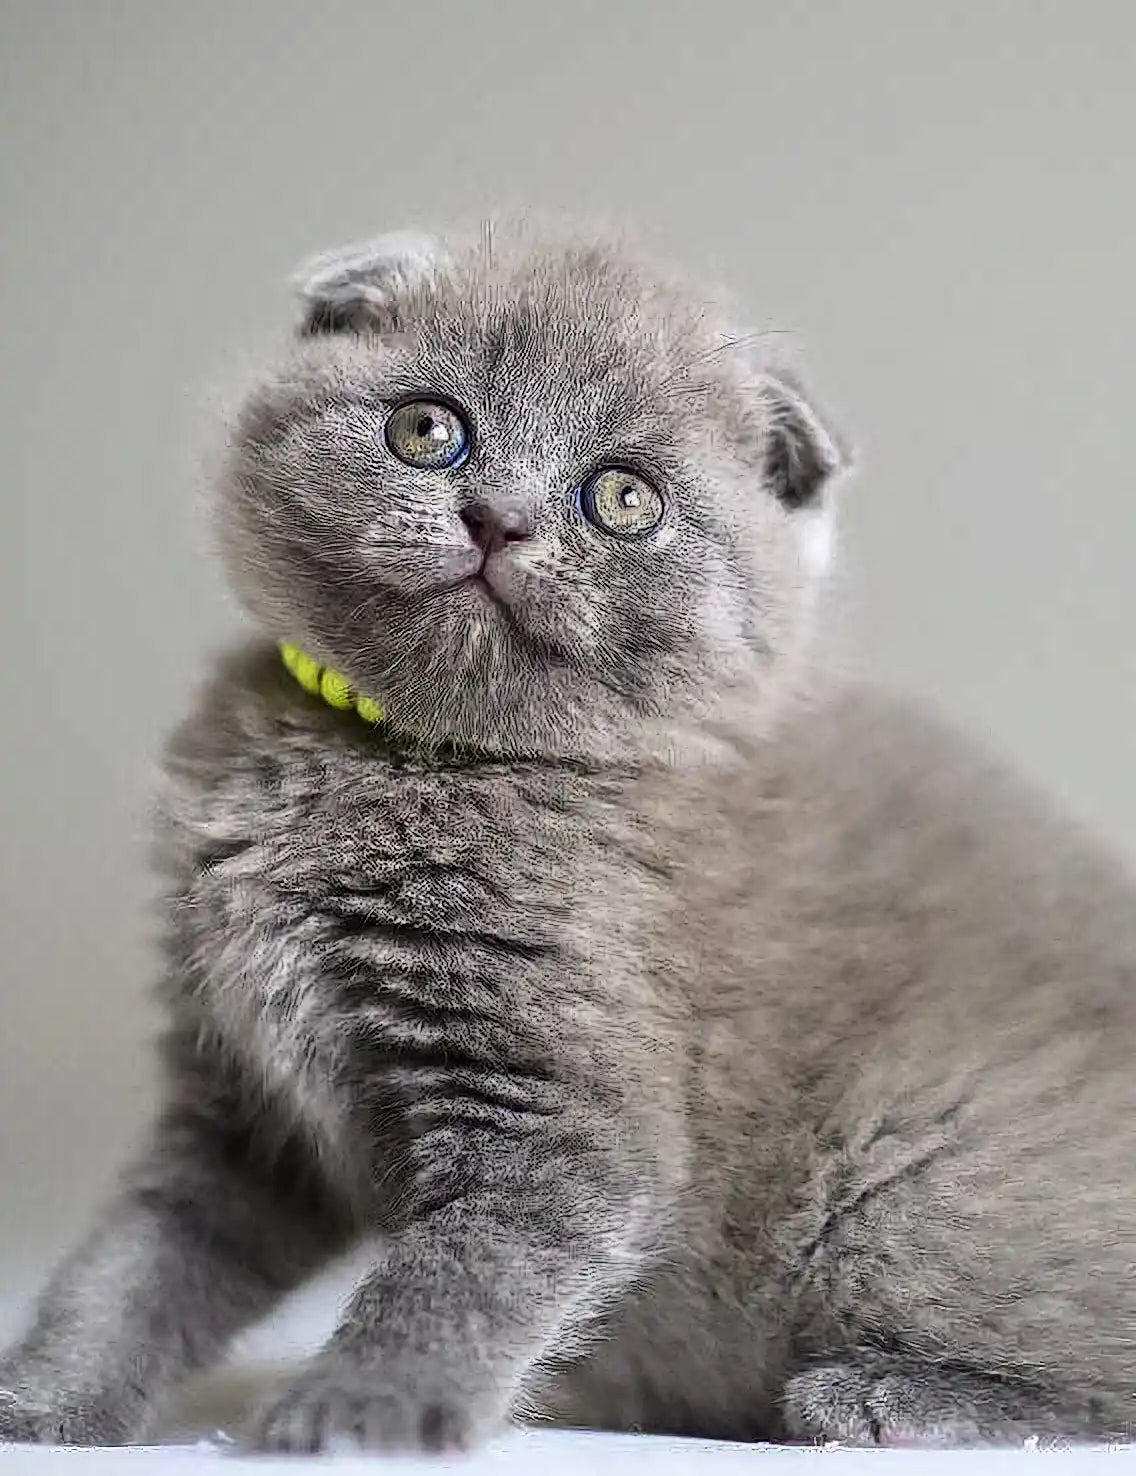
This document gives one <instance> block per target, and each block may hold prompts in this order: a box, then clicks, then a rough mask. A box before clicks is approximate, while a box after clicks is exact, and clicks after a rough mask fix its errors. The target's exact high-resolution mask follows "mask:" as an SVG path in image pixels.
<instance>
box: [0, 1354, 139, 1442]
mask: <svg viewBox="0 0 1136 1476" xmlns="http://www.w3.org/2000/svg"><path fill="white" fill-rule="evenodd" d="M24 1382H25V1381H23V1380H21V1379H20V1378H18V1377H10V1376H8V1375H7V1374H6V1372H5V1371H4V1370H2V1369H0V1441H3V1442H13V1443H16V1444H23V1445H122V1444H124V1443H125V1442H126V1440H127V1438H128V1431H127V1422H126V1421H125V1419H123V1418H122V1417H121V1415H120V1414H119V1413H118V1412H116V1411H115V1410H113V1409H110V1408H108V1407H107V1406H106V1405H104V1404H102V1403H100V1402H99V1401H97V1400H95V1399H81V1398H76V1399H71V1400H69V1399H64V1398H60V1397H48V1396H47V1395H46V1394H42V1393H38V1392H37V1391H36V1390H35V1389H34V1388H27V1387H21V1385H23V1384H24Z"/></svg>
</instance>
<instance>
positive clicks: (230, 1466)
mask: <svg viewBox="0 0 1136 1476" xmlns="http://www.w3.org/2000/svg"><path fill="white" fill-rule="evenodd" d="M0 1463H2V1464H3V1466H4V1471H5V1476H7V1473H8V1472H9V1471H12V1472H18V1471H24V1470H26V1471H30V1472H34V1473H39V1472H52V1471H62V1470H64V1469H66V1470H68V1471H80V1472H82V1476H112V1473H117V1472H120V1471H122V1472H126V1473H127V1476H146V1473H148V1472H154V1473H156V1476H189V1473H190V1472H195V1471H203V1472H217V1473H218V1476H220V1473H223V1472H225V1471H231V1470H237V1471H247V1472H250V1473H252V1472H256V1473H259V1476H274V1473H285V1472H287V1473H288V1476H297V1473H300V1472H303V1473H306V1472H309V1471H313V1472H316V1471H335V1472H336V1473H337V1476H354V1473H362V1472H365V1471H366V1472H374V1471H377V1470H384V1471H385V1470H390V1471H406V1472H415V1471H417V1472H423V1473H425V1472H430V1473H437V1472H440V1471H460V1472H462V1473H463V1476H584V1473H587V1476H602V1473H606V1472H619V1473H625V1472H627V1473H634V1472H637V1471H643V1472H648V1473H650V1476H686V1473H688V1472H698V1471H708V1472H713V1473H714V1476H734V1473H738V1476H740V1473H742V1472H747V1473H755V1476H760V1473H763V1472H772V1473H774V1476H782V1473H786V1476H787V1473H790V1472H791V1473H793V1476H819V1473H822V1472H823V1473H825V1476H875V1473H879V1476H900V1473H903V1476H907V1473H912V1476H986V1473H989V1476H1097V1473H1100V1476H1104V1473H1106V1472H1107V1473H1108V1476H1128V1473H1133V1472H1136V1447H1131V1448H1126V1449H1110V1448H1107V1447H1094V1448H1092V1449H1088V1448H1085V1449H1080V1450H1032V1449H1023V1450H991V1451H984V1450H971V1451H905V1450H879V1451H864V1450H850V1449H842V1448H839V1447H827V1448H825V1449H821V1450H816V1449H788V1448H783V1447H777V1446H768V1445H753V1446H749V1445H727V1444H724V1443H715V1442H711V1441H701V1440H663V1439H655V1438H651V1437H647V1436H634V1435H593V1434H587V1433H584V1432H576V1431H541V1432H539V1433H537V1432H531V1431H524V1432H519V1433H517V1434H516V1435H513V1436H511V1437H509V1438H508V1439H506V1440H503V1441H501V1442H499V1443H498V1444H496V1445H494V1446H492V1447H491V1448H489V1449H488V1450H485V1451H483V1452H481V1453H480V1454H479V1455H476V1456H473V1457H467V1458H463V1459H456V1460H448V1459H447V1460H429V1461H423V1460H407V1459H399V1460H391V1459H380V1458H378V1457H363V1456H332V1457H320V1458H305V1459H303V1460H297V1459H290V1460H275V1459H271V1458H265V1457H243V1458H242V1457H239V1456H234V1455H233V1454H232V1453H231V1451H229V1450H228V1449H227V1448H225V1447H221V1446H217V1445H210V1444H208V1443H203V1444H201V1445H198V1446H178V1447H172V1446H162V1447H148V1448H143V1447H137V1448H133V1449H124V1450H88V1451H80V1450H59V1449H53V1448H41V1449H36V1448H30V1447H27V1446H21V1447H14V1446H9V1447H7V1448H4V1447H0Z"/></svg>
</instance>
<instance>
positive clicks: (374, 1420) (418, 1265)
mask: <svg viewBox="0 0 1136 1476" xmlns="http://www.w3.org/2000/svg"><path fill="white" fill-rule="evenodd" d="M592 1166H593V1168H594V1167H596V1165H595V1164H593V1165H592ZM545 1168H546V1169H547V1164H546V1165H545ZM515 1170H516V1182H515V1184H514V1185H512V1186H506V1185H500V1186H498V1187H495V1188H492V1189H486V1188H485V1187H484V1186H481V1187H480V1188H475V1189H473V1191H472V1192H470V1193H468V1194H466V1195H464V1196H462V1197H459V1198H455V1199H454V1200H453V1201H452V1202H451V1203H449V1204H448V1205H446V1206H445V1207H444V1208H441V1209H438V1210H436V1211H435V1212H433V1213H431V1214H429V1215H427V1216H425V1217H424V1218H422V1219H421V1220H418V1221H417V1222H415V1223H414V1224H413V1225H411V1226H410V1227H409V1228H408V1229H406V1230H405V1231H404V1232H402V1233H401V1234H400V1235H399V1236H398V1237H397V1238H396V1239H395V1240H393V1241H391V1242H389V1243H388V1246H387V1249H386V1252H385V1254H384V1255H383V1258H382V1260H381V1263H380V1264H379V1265H378V1266H377V1267H376V1269H375V1270H374V1272H373V1273H372V1274H371V1275H370V1276H369V1277H368V1278H367V1279H366V1281H365V1282H364V1283H363V1284H362V1286H361V1287H360V1288H359V1290H358V1292H357V1293H356V1295H355V1298H354V1300H353V1302H352V1304H351V1306H350V1308H349V1310H348V1312H347V1314H346V1316H345V1318H344V1320H343V1322H342V1324H341V1325H340V1327H339V1329H338V1331H337V1332H336V1333H335V1334H334V1336H333V1337H332V1338H331V1340H330V1341H329V1342H328V1344H327V1345H326V1346H325V1347H324V1349H323V1350H322V1351H321V1352H320V1353H319V1354H318V1355H317V1357H316V1358H315V1359H314V1360H313V1361H312V1363H311V1364H310V1365H309V1367H308V1368H307V1369H306V1371H305V1372H304V1373H303V1374H302V1375H301V1376H300V1378H299V1379H298V1381H297V1382H296V1383H295V1384H294V1385H293V1386H292V1387H291V1388H290V1389H289V1390H287V1392H286V1393H284V1394H283V1395H282V1396H281V1397H280V1398H278V1399H276V1400H275V1401H274V1402H273V1403H272V1404H270V1405H269V1407H268V1408H267V1409H265V1410H264V1411H263V1413H262V1414H261V1416H260V1418H259V1420H258V1422H257V1424H256V1426H255V1429H254V1432H253V1435H252V1444H253V1445H254V1446H255V1447H256V1448H257V1449H262V1450H276V1451H293V1452H298V1451H308V1452H310V1451H318V1450H324V1449H328V1448H334V1447H335V1446H337V1445H339V1444H341V1443H348V1444H354V1445H358V1446H362V1447H363V1448H368V1449H380V1450H387V1451H414V1450H427V1451H441V1450H463V1449H469V1448H470V1447H472V1446H475V1445H477V1444H479V1443H480V1442H481V1441H483V1440H484V1439H486V1438H487V1437H489V1436H491V1435H492V1434H493V1433H494V1432H495V1431H496V1430H497V1429H499V1428H500V1427H501V1426H502V1425H504V1424H505V1423H506V1422H507V1421H508V1419H509V1415H510V1412H511V1409H512V1407H513V1405H514V1401H515V1400H516V1397H517V1395H518V1392H519V1391H520V1390H521V1388H522V1386H523V1383H524V1379H525V1376H526V1374H528V1373H529V1372H530V1371H531V1370H532V1369H533V1368H534V1365H536V1364H537V1363H538V1361H539V1360H540V1359H541V1357H542V1356H543V1355H545V1354H546V1353H548V1352H549V1351H550V1350H551V1349H552V1348H553V1347H556V1346H558V1345H561V1344H562V1341H563V1339H564V1336H565V1334H567V1333H568V1332H570V1331H571V1330H572V1329H573V1328H575V1327H578V1326H580V1325H581V1324H582V1323H584V1322H585V1321H587V1320H588V1318H589V1317H590V1316H592V1315H594V1313H595V1312H596V1311H597V1310H598V1309H599V1307H600V1306H601V1305H603V1303H604V1301H605V1298H606V1297H608V1296H610V1294H611V1293H612V1292H613V1291H615V1290H617V1289H618V1288H619V1287H620V1286H621V1285H623V1284H625V1283H626V1281H627V1280H629V1279H630V1277H631V1276H632V1275H633V1274H634V1272H635V1269H636V1267H637V1266H638V1265H639V1264H641V1261H642V1255H643V1242H644V1240H645V1239H646V1238H647V1237H648V1236H649V1233H650V1230H649V1227H650V1223H651V1221H652V1218H653V1216H652V1213H651V1208H650V1204H651V1198H652V1196H651V1193H650V1191H649V1190H648V1191H647V1192H646V1193H643V1194H639V1195H637V1194H636V1185H635V1184H634V1181H633V1180H631V1181H627V1180H621V1173H622V1172H626V1165H621V1164H620V1163H619V1162H618V1160H617V1159H615V1158H614V1156H613V1160H612V1161H611V1162H610V1163H609V1164H607V1165H605V1171H606V1172H605V1175H604V1178H606V1182H604V1181H603V1179H601V1178H597V1177H592V1178H588V1177H587V1176H581V1175H580V1174H578V1173H577V1174H575V1175H574V1174H573V1173H572V1172H571V1170H570V1169H569V1168H568V1167H567V1166H566V1165H565V1166H564V1167H563V1172H562V1173H561V1174H560V1176H559V1179H558V1182H553V1181H552V1180H551V1179H550V1178H549V1175H548V1174H547V1172H546V1173H539V1172H538V1173H537V1174H536V1177H535V1180H534V1177H533V1176H532V1175H531V1174H530V1173H529V1171H528V1167H527V1166H526V1165H525V1164H524V1163H518V1164H517V1165H516V1166H515ZM608 1176H610V1177H608ZM542 1181H543V1182H544V1184H545V1185H546V1186H547V1187H546V1188H545V1189H544V1190H543V1192H541V1193H539V1194H534V1193H533V1191H532V1185H533V1183H534V1182H537V1183H540V1182H542ZM637 1201H638V1202H637ZM656 1203H657V1201H656Z"/></svg>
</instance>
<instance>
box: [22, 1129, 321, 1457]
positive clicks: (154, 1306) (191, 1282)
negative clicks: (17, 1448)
mask: <svg viewBox="0 0 1136 1476" xmlns="http://www.w3.org/2000/svg"><path fill="white" fill-rule="evenodd" d="M336 1248H337V1240H336V1233H335V1231H334V1229H333V1227H332V1226H331V1225H330V1224H329V1223H324V1221H323V1219H322V1217H321V1216H320V1215H319V1214H317V1213H315V1212H312V1211H309V1210H308V1209H305V1208H304V1207H302V1206H301V1205H300V1204H299V1203H298V1202H297V1200H296V1198H295V1197H294V1196H293V1195H292V1194H291V1193H290V1192H289V1190H288V1189H287V1188H285V1187H283V1186H281V1187H279V1188H278V1186H277V1183H276V1182H274V1181H273V1178H272V1176H271V1174H270V1173H269V1172H268V1170H267V1169H263V1170H262V1169H258V1168H256V1167H254V1163H253V1160H252V1159H251V1157H250V1156H249V1155H248V1154H246V1153H245V1151H244V1139H243V1137H242V1134H241V1133H240V1131H239V1130H238V1129H237V1127H236V1125H235V1123H234V1122H231V1121H230V1122H224V1123H222V1122H218V1121H217V1120H216V1119H212V1118H209V1117H206V1116H204V1115H202V1114H199V1113H198V1112H197V1111H196V1110H195V1109H193V1108H190V1107H186V1108H184V1109H176V1110H172V1111H170V1112H169V1113H167V1114H166V1116H165V1117H164V1118H163V1119H162V1121H161V1122H160V1123H159V1125H158V1128H157V1130H156V1132H155V1135H154V1141H153V1143H152V1145H151V1147H150V1148H149V1150H148V1151H147V1152H146V1153H145V1154H144V1155H143V1156H142V1157H141V1158H140V1159H139V1160H138V1162H137V1163H136V1164H135V1165H134V1167H133V1169H132V1170H131V1171H130V1172H129V1173H128V1174H127V1176H126V1179H125V1181H124V1185H123V1188H122V1190H121V1192H120V1193H119V1195H118V1197H117V1198H116V1199H115V1200H114V1201H113V1202H112V1203H111V1204H110V1205H109V1206H108V1208H107V1209H106V1211H105V1212H104V1214H103V1215H102V1217H101V1219H100V1221H99V1223H98V1224H97V1226H96V1227H95V1229H94V1230H93V1231H92V1233H91V1234H90V1236H89V1237H88V1239H87V1240H86V1242H85V1243H84V1244H83V1245H82V1246H80V1248H79V1249H78V1250H77V1251H76V1252H74V1254H72V1255H71V1256H70V1257H69V1258H68V1259H67V1260H66V1261H65V1262H64V1264H63V1265H62V1266H61V1267H60V1268H59V1270H58V1271H57V1272H56V1273H55V1275H54V1277H53V1278H52V1280H51V1282H50V1284H49V1285H48V1287H47V1289H46V1291H45V1292H44V1294H43V1296H42V1297H41V1299H40V1303H39V1309H38V1315H37V1318H36V1321H35V1323H34V1325H33V1327H32V1329H31V1330H30V1332H29V1333H28V1334H27V1336H26V1337H25V1338H24V1340H23V1342H22V1343H21V1344H20V1345H19V1346H18V1347H16V1348H14V1349H13V1350H12V1351H11V1352H10V1353H8V1354H7V1355H6V1356H5V1357H3V1358H0V1440H15V1441H28V1442H48V1443H58V1444H67V1445H105V1444H122V1443H125V1442H127V1441H130V1440H134V1439H137V1438H138V1437H139V1436H140V1435H141V1434H142V1433H143V1432H144V1431H145V1430H146V1429H147V1428H148V1427H149V1426H150V1424H151V1423H152V1421H153V1417H154V1415H155V1413H156V1412H158V1411H159V1410H160V1408H161V1405H162V1402H163V1400H164V1399H165V1397H166V1396H168V1395H169V1394H170V1393H171V1392H172V1390H173V1389H174V1388H175V1387H176V1386H177V1384H178V1383H180V1381H181V1380H182V1379H183V1378H184V1377H185V1376H186V1375H187V1374H188V1373H190V1372H191V1371H193V1370H195V1369H197V1368H201V1367H203V1366H205V1365H206V1364H208V1363H209V1362H211V1361H212V1360H213V1359H214V1358H216V1357H217V1356H219V1354H220V1353H221V1351H222V1350H223V1348H224V1346H225V1344H226V1343H227V1342H228V1341H229V1339H230V1338H231V1337H232V1336H233V1335H234V1334H235V1333H237V1332H238V1331H239V1330H240V1329H241V1328H243V1327H244V1326H246V1325H247V1324H248V1323H250V1322H252V1321H254V1320H255V1319H257V1318H258V1317H260V1316H262V1315H264V1314H265V1313H267V1312H268V1310H269V1309H270V1308H271V1306H272V1305H273V1304H274V1303H275V1302H276V1301H277V1299H278V1298H279V1297H280V1296H281V1295H282V1294H283V1293H284V1292H285V1291H287V1290H288V1289H290V1288H291V1287H292V1286H294V1285H296V1284H297V1283H298V1282H299V1281H300V1280H302V1279H303V1278H304V1277H305V1276H307V1275H308V1274H310V1273H311V1272H313V1271H314V1270H315V1269H316V1268H317V1266H318V1265H319V1264H320V1263H321V1262H322V1261H323V1259H324V1258H325V1257H326V1256H327V1255H329V1254H330V1253H331V1252H332V1251H333V1250H334V1249H336Z"/></svg>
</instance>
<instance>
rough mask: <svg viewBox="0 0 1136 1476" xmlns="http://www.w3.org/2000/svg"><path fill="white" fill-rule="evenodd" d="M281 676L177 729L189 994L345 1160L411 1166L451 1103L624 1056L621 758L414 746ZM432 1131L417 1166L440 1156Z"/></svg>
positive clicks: (628, 948)
mask: <svg viewBox="0 0 1136 1476" xmlns="http://www.w3.org/2000/svg"><path fill="white" fill-rule="evenodd" d="M279 696H280V694H279V692H278V689H277V688H276V686H275V684H274V681H271V680H270V681H269V684H268V686H267V689H266V690H262V691H260V692H259V693H258V692H257V691H256V690H253V691H247V692H246V691H242V690H241V689H240V688H231V689H226V690H222V689H218V691H217V692H215V693H214V695H213V697H212V699H211V700H209V701H207V703H206V706H205V710H204V711H203V712H202V714H201V715H200V716H199V718H198V719H197V720H195V721H194V722H192V723H191V724H190V725H189V726H188V727H187V728H186V729H185V730H184V731H183V733H182V735H181V736H180V738H179V740H178V741H177V743H175V745H174V751H173V755H172V758H171V763H170V773H171V779H172V782H171V784H170V786H169V789H168V791H167V799H166V809H167V813H168V816H169V823H168V825H167V846H166V860H167V869H168V870H170V871H171V872H172V875H173V889H172V895H171V902H172V906H171V908H170V919H171V929H170V932H171V946H172V948H173V950H174V952H175V962H176V964H177V965H178V967H177V968H175V970H174V973H175V974H180V975H181V977H183V978H185V979H187V980H189V981H191V992H190V994H189V995H188V996H186V995H185V994H184V993H183V994H182V995H181V996H180V997H179V999H178V1000H177V1001H176V1002H175V1003H176V1007H177V1009H178V1010H179V1011H180V1012H181V1013H182V1015H183V1016H184V1015H185V1014H186V1013H187V1012H188V1013H189V1014H190V1015H192V1016H197V1017H198V1018H199V1020H200V1023H201V1024H202V1025H203V1026H204V1028H205V1029H206V1030H207V1031H208V1032H210V1033H211V1034H212V1035H213V1036H214V1037H215V1038H216V1040H217V1043H218V1045H219V1046H220V1048H221V1049H222V1051H224V1052H225V1054H226V1055H227V1056H229V1057H230V1058H232V1059H234V1060H236V1061H237V1062H238V1063H239V1066H240V1068H241V1070H242V1071H243V1072H244V1074H245V1076H246V1077H247V1078H249V1079H250V1080H254V1081H255V1082H256V1083H257V1086H258V1088H263V1090H264V1091H265V1093H266V1096H267V1098H268V1099H269V1100H270V1101H271V1102H272V1103H273V1104H274V1105H275V1106H276V1107H277V1109H278V1110H279V1111H280V1112H281V1114H282V1115H283V1116H284V1117H285V1118H287V1119H289V1120H290V1122H291V1123H292V1124H295V1125H299V1126H302V1127H303V1129H304V1130H305V1131H306V1132H307V1134H308V1135H309V1136H310V1137H311V1138H312V1139H313V1140H314V1142H315V1145H316V1147H317V1149H318V1151H319V1152H320V1154H321V1156H322V1157H323V1158H324V1159H325V1160H327V1162H328V1163H329V1164H330V1165H332V1166H335V1165H336V1164H339V1166H340V1167H341V1169H342V1171H343V1172H344V1173H347V1174H349V1175H350V1174H353V1173H356V1172H360V1171H361V1172H362V1173H363V1175H364V1177H366V1178H370V1179H373V1177H374V1175H375V1173H376V1172H379V1173H383V1172H387V1171H388V1169H389V1163H376V1162H375V1161H373V1158H372V1159H371V1160H370V1161H366V1162H364V1161H363V1160H364V1159H366V1158H367V1154H368V1153H372V1152H379V1153H385V1155H386V1157H387V1158H388V1159H389V1158H390V1156H391V1154H392V1153H394V1151H395V1149H396V1148H397V1156H398V1158H399V1161H400V1163H401V1164H402V1165H403V1166H404V1167H405V1166H408V1164H409V1161H410V1160H411V1159H413V1156H414V1143H415V1141H416V1140H417V1137H418V1136H419V1133H420V1129H422V1128H424V1127H426V1128H429V1127H431V1126H432V1125H433V1126H436V1125H437V1123H438V1122H440V1121H442V1120H443V1119H445V1118H447V1117H449V1118H451V1119H456V1117H457V1116H461V1117H462V1118H463V1120H467V1121H468V1120H471V1119H476V1117H477V1115H478V1113H483V1114H484V1115H485V1116H486V1118H487V1119H488V1118H489V1117H490V1116H492V1117H493V1118H494V1120H495V1121H499V1120H500V1116H501V1114H503V1113H504V1114H508V1113H509V1112H510V1111H513V1112H515V1114H516V1116H517V1119H518V1122H519V1121H520V1120H521V1119H522V1118H523V1117H524V1116H525V1115H526V1114H530V1113H534V1112H535V1113H540V1112H542V1111H554V1110H556V1108H557V1106H558V1104H559V1103H560V1102H561V1101H562V1099H563V1095H564V1094H565V1093H566V1092H569V1091H571V1090H573V1088H574V1084H577V1085H578V1079H579V1075H580V1073H581V1072H584V1073H587V1074H588V1075H589V1076H590V1077H591V1078H593V1079H595V1078H596V1077H602V1076H603V1075H604V1073H605V1072H609V1071H610V1072H612V1073H613V1075H614V1074H616V1073H615V1069H614V1067H613V1064H612V1063H613V1062H614V1061H615V1059H616V1058H617V1057H618V1054H619V1043H620V1039H621V1032H622V1031H624V1030H625V1029H633V1028H634V1027H633V1026H632V1025H631V1024H630V1023H629V1021H630V1016H631V1014H633V1013H634V1011H635V1008H636V1001H637V1000H639V1001H640V1002H642V997H643V994H644V991H648V990H649V989H650V987H651V986H650V983H649V981H648V980H647V978H646V976H645V973H644V970H643V966H642V963H641V951H640V949H639V947H638V944H637V941H636V939H637V935H638V933H639V930H640V928H641V927H642V925H643V921H644V910H645V909H649V907H650V905H651V903H650V900H649V899H650V895H651V892H652V886H653V883H652V881H651V878H650V877H649V875H648V873H647V872H645V871H642V870H641V869H640V868H638V867H637V865H636V863H635V862H634V860H629V857H630V852H629V850H628V848H627V847H625V846H623V845H621V843H620V841H619V839H618V838H617V832H618V831H620V829H621V824H620V823H619V822H618V817H619V816H620V815H621V813H622V811H621V798H622V791H623V788H624V782H625V781H622V780H620V779H619V778H618V777H614V776H612V775H610V774H609V775H605V776H599V775H596V774H594V773H585V772H582V771H580V770H578V769H575V768H572V767H571V766H564V765H545V764H539V763H531V764H523V763H521V764H517V763H511V764H501V763H493V762H488V761H487V762H474V761H467V762H435V761H431V760H427V759H423V758H421V757H418V758H416V757H412V756H408V755H406V754H400V753H398V752H397V751H392V750H390V749H389V748H388V747H386V746H385V745H384V744H383V743H382V742H381V740H379V739H377V738H375V737H374V736H373V735H371V734H370V733H366V732H365V731H364V732H363V733H362V738H360V734H359V732H356V731H353V730H352V729H351V727H350V726H349V723H350V721H351V720H350V719H341V718H340V717H338V716H337V715H333V714H326V715H325V714H324V713H323V712H320V711H318V710H315V711H313V710H311V708H310V707H308V706H307V705H302V706H301V709H300V716H299V720H298V721H296V722H289V721H287V720H282V719H281V711H287V709H280V708H277V707H275V706H274V703H275V701H276V700H277V699H278V698H279ZM287 696H288V698H289V700H290V701H291V705H292V708H293V710H294V709H295V706H296V704H295V700H294V698H293V697H292V694H290V693H289V694H287ZM605 1041H606V1042H607V1044H606V1045H605V1044H604V1042H605ZM455 1104H456V1105H455ZM430 1141H431V1146H430V1153H431V1156H432V1157H431V1162H430V1163H429V1164H419V1165H411V1167H412V1168H413V1172H414V1174H415V1176H416V1178H417V1180H418V1181H419V1182H421V1180H422V1177H423V1174H425V1175H426V1176H427V1177H429V1176H437V1175H439V1174H441V1173H443V1172H444V1169H445V1164H444V1162H443V1161H440V1159H439V1142H440V1141H441V1140H440V1139H439V1137H438V1134H437V1133H436V1132H434V1133H433V1134H432V1136H431V1140H430ZM375 1145H378V1146H377V1147H376V1146H375ZM384 1145H385V1146H384ZM454 1145H455V1146H454V1151H455V1153H456V1152H457V1151H458V1150H457V1139H456V1137H455V1138H454ZM361 1150H365V1151H362V1152H361ZM444 1157H445V1153H444V1149H443V1151H442V1153H441V1159H442V1160H444Z"/></svg>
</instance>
